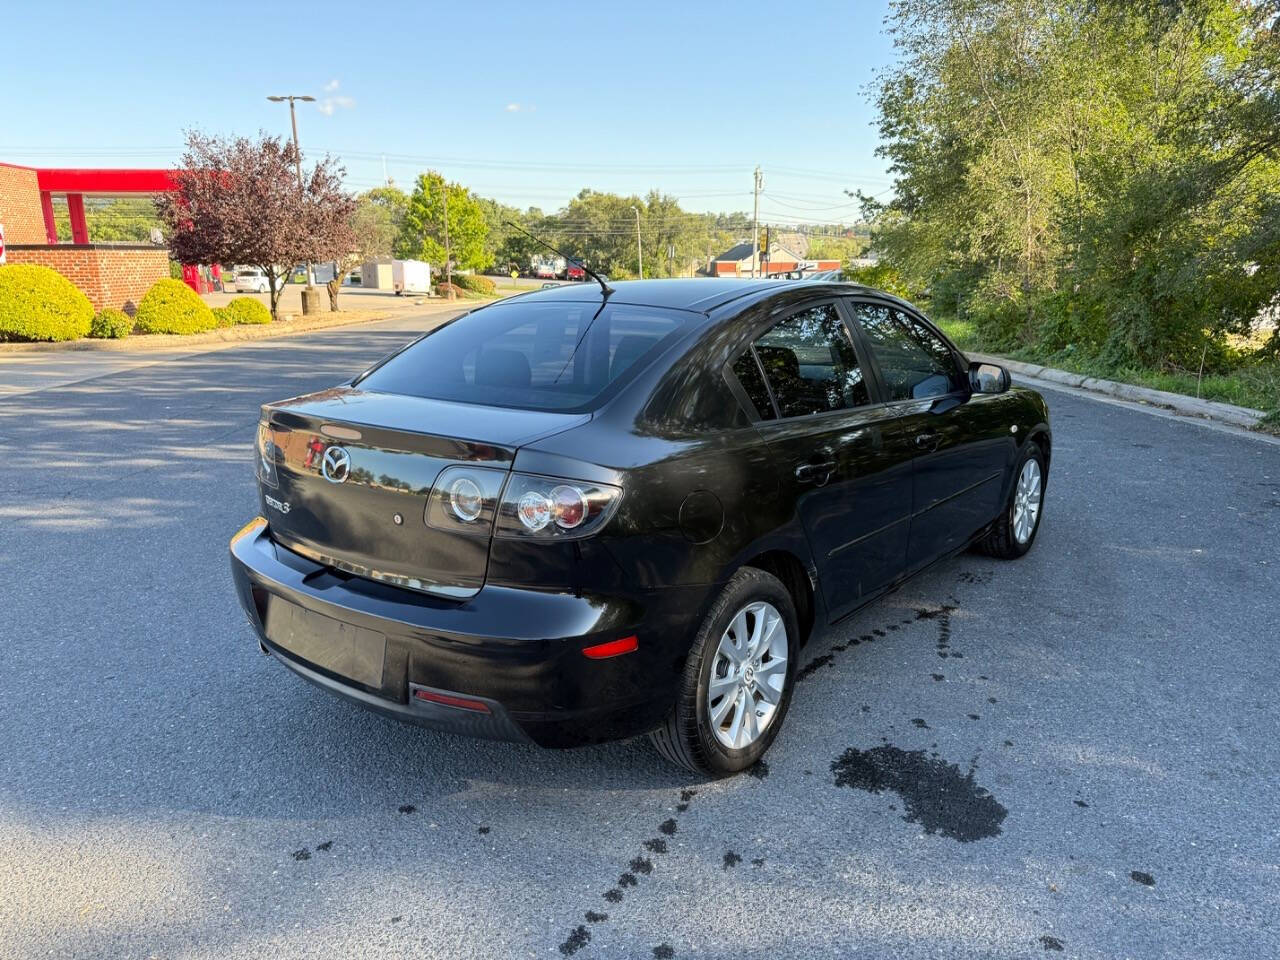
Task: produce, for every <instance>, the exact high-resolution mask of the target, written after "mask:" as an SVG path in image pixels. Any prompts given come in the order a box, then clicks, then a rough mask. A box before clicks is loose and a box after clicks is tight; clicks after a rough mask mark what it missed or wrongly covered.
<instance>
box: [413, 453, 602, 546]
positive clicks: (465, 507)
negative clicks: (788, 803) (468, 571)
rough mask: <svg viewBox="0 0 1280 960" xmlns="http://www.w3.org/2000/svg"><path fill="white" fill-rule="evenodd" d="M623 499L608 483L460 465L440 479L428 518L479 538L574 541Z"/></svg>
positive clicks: (429, 521) (593, 529) (596, 526)
mask: <svg viewBox="0 0 1280 960" xmlns="http://www.w3.org/2000/svg"><path fill="white" fill-rule="evenodd" d="M504 481H505V486H504ZM621 499H622V490H621V489H619V488H618V487H614V486H610V485H609V484H606V483H591V482H588V481H585V480H565V479H563V478H560V477H539V476H534V475H533V474H527V473H512V474H507V473H505V472H504V471H502V470H493V469H490V468H487V467H468V466H464V465H462V464H457V465H454V466H452V467H446V468H445V469H444V470H442V471H440V475H439V476H438V477H436V482H435V483H434V484H433V485H432V487H431V496H430V497H429V498H428V499H427V510H426V514H425V516H424V519H425V520H426V522H427V525H428V526H432V527H439V528H440V529H443V530H453V531H455V532H458V533H474V534H476V535H477V536H486V537H487V536H489V535H490V533H492V534H493V535H494V536H498V537H508V538H532V539H536V540H572V539H577V538H580V537H588V536H590V535H591V534H593V533H595V532H596V531H597V530H599V529H600V528H601V527H603V526H604V525H605V524H606V523H608V521H609V518H610V517H611V516H613V513H614V511H615V510H616V509H617V507H618V502H619V501H620V500H621Z"/></svg>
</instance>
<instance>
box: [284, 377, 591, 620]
mask: <svg viewBox="0 0 1280 960" xmlns="http://www.w3.org/2000/svg"><path fill="white" fill-rule="evenodd" d="M588 419H590V417H589V415H587V414H565V413H548V412H542V411H534V410H518V409H508V408H502V407H485V406H477V405H474V404H463V403H451V402H447V401H440V400H429V399H424V398H421V397H411V396H402V395H397V394H382V393H373V392H368V391H362V390H359V389H354V388H350V387H339V388H335V389H332V390H325V391H322V392H320V393H314V394H309V395H307V396H303V397H298V398H295V399H293V400H286V401H284V402H282V403H275V404H269V405H267V406H264V407H263V408H262V421H263V425H262V433H263V434H264V436H263V437H260V440H259V443H260V454H261V445H262V442H263V440H269V441H270V443H271V444H272V445H273V448H274V452H273V454H272V464H271V465H272V467H273V468H274V477H272V476H269V475H268V476H266V477H264V476H263V475H262V470H261V469H260V472H259V476H260V487H261V490H262V494H263V500H264V504H265V509H266V514H267V517H268V519H269V522H270V527H271V531H272V535H273V537H274V538H275V539H276V541H277V542H279V543H280V544H281V545H282V546H284V547H287V548H289V549H292V550H294V551H296V552H298V553H301V554H303V555H304V556H307V557H309V558H311V559H312V560H315V561H316V562H319V563H323V564H324V565H326V566H328V567H332V568H335V569H339V570H345V571H347V572H349V573H354V574H357V575H359V576H364V577H368V578H370V579H374V580H382V581H385V582H389V583H394V584H396V585H399V586H403V587H409V588H412V589H416V590H421V591H423V592H426V593H432V594H436V595H438V596H445V597H453V598H457V599H465V598H466V597H469V596H472V595H474V594H475V593H476V592H477V591H478V590H479V589H480V587H481V586H483V584H484V577H485V569H486V567H487V564H488V553H489V539H490V536H491V527H490V526H481V527H479V528H477V529H476V530H468V531H465V532H461V531H453V530H447V529H442V528H441V527H438V526H431V525H428V524H427V522H426V507H427V502H428V497H429V495H430V493H431V489H432V486H433V485H434V483H435V481H436V478H437V477H438V476H439V475H440V473H441V471H442V470H444V469H445V468H447V467H449V466H452V465H454V464H467V465H470V466H472V467H479V468H482V469H488V470H496V471H504V472H505V471H509V470H510V468H511V462H512V460H513V459H514V457H515V452H516V450H517V449H518V448H519V447H520V446H521V445H522V444H525V443H529V442H531V441H533V440H536V439H538V438H541V437H545V436H548V435H550V434H552V433H558V432H560V431H561V430H566V429H569V428H570V427H573V426H576V425H578V424H579V423H583V422H585V421H586V420H588ZM273 479H274V481H275V486H272V485H271V480H273ZM273 501H274V502H273Z"/></svg>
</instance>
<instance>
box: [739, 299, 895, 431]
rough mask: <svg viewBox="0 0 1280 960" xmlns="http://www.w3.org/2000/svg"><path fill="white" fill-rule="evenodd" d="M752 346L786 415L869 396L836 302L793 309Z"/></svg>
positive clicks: (863, 401)
mask: <svg viewBox="0 0 1280 960" xmlns="http://www.w3.org/2000/svg"><path fill="white" fill-rule="evenodd" d="M754 348H755V353H756V356H757V357H759V358H760V366H761V367H762V368H763V369H764V374H765V377H766V378H768V381H769V386H770V387H771V388H772V389H773V396H774V399H776V400H777V402H778V412H779V413H780V414H781V416H783V417H803V416H807V415H809V414H811V413H825V412H827V411H829V410H843V409H846V408H849V407H858V406H863V405H864V404H867V403H870V402H871V401H870V395H869V394H868V392H867V384H866V381H865V380H864V378H863V373H862V368H861V367H860V366H859V364H858V357H857V354H855V353H854V351H853V344H852V343H851V342H850V340H849V332H848V331H847V330H846V329H845V326H844V323H843V322H842V321H841V319H840V314H839V313H838V312H837V311H836V308H835V305H834V304H830V303H824V304H821V305H820V306H816V307H810V308H809V309H807V310H802V311H800V312H799V313H793V314H792V315H791V316H789V317H787V318H786V319H785V320H783V321H781V322H780V323H778V324H777V325H776V326H774V327H772V328H771V329H770V330H769V331H768V332H767V333H765V334H764V335H763V336H762V337H760V338H759V339H757V340H756V342H755V344H754ZM757 406H759V404H757Z"/></svg>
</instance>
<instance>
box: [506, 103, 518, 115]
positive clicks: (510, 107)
mask: <svg viewBox="0 0 1280 960" xmlns="http://www.w3.org/2000/svg"><path fill="white" fill-rule="evenodd" d="M519 112H520V104H518V103H508V104H507V113H519Z"/></svg>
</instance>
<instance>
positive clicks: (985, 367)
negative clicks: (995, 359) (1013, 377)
mask: <svg viewBox="0 0 1280 960" xmlns="http://www.w3.org/2000/svg"><path fill="white" fill-rule="evenodd" d="M1009 383H1010V379H1009V371H1008V370H1006V369H1005V368H1004V367H1002V366H1000V364H998V363H979V362H978V361H976V360H975V361H973V362H972V363H970V364H969V386H970V388H971V389H972V390H973V392H974V393H1004V392H1005V391H1006V390H1008V389H1009Z"/></svg>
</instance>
